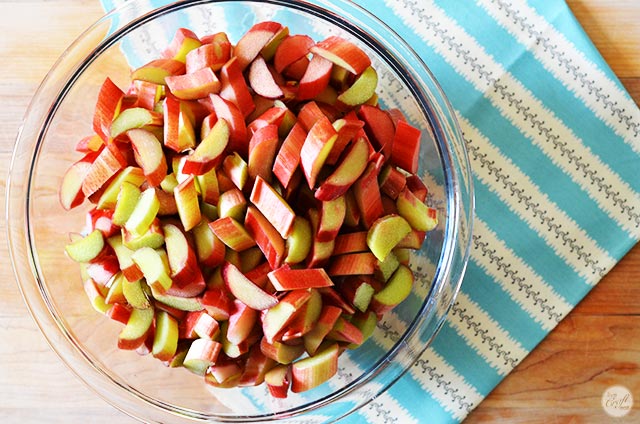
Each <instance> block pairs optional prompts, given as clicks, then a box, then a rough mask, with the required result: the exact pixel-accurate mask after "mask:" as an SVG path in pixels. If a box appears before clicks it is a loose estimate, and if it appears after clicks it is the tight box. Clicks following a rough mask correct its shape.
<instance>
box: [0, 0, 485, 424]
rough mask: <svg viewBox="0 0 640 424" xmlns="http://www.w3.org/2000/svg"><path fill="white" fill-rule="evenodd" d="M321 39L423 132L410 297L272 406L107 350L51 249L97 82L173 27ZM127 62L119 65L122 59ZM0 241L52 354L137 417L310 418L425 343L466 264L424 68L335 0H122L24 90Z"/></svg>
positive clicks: (460, 205) (252, 393)
mask: <svg viewBox="0 0 640 424" xmlns="http://www.w3.org/2000/svg"><path fill="white" fill-rule="evenodd" d="M266 19H270V20H276V21H279V22H281V23H282V24H284V25H287V26H289V28H290V32H291V33H292V34H296V33H297V34H309V35H311V36H312V37H313V38H314V39H316V40H321V39H323V38H324V37H326V36H327V35H329V34H341V35H343V36H344V37H346V38H348V39H350V40H352V41H354V42H356V43H357V44H358V45H360V46H361V47H362V48H363V49H364V50H366V51H367V52H368V53H369V55H370V56H371V57H372V59H373V62H374V65H375V66H376V68H377V70H378V73H379V75H380V83H379V97H380V101H381V103H382V104H383V105H384V106H386V107H399V108H400V109H402V110H403V111H404V113H405V114H406V115H407V116H408V118H409V119H410V121H411V122H412V124H413V125H415V126H417V127H419V128H421V129H422V131H423V140H422V143H423V144H422V148H421V158H420V170H419V175H420V176H421V177H422V178H423V180H424V182H425V183H426V185H427V186H428V187H429V197H428V202H429V204H430V205H431V206H434V207H437V209H438V211H439V216H440V222H439V225H438V227H437V228H436V229H435V230H434V231H432V232H430V233H429V234H428V237H427V240H426V242H425V243H424V247H423V248H422V250H420V251H418V252H416V253H415V254H414V255H413V256H412V258H411V267H412V269H413V270H414V271H415V273H416V275H417V279H416V283H415V285H414V288H413V291H412V293H411V295H410V296H409V298H408V299H407V300H405V301H404V302H403V303H402V304H401V305H399V306H398V307H397V308H396V309H394V311H393V313H391V314H388V315H386V316H385V318H384V319H383V320H382V321H381V322H380V323H379V325H378V328H377V329H376V332H375V333H374V335H373V337H372V338H371V339H370V340H369V341H367V342H366V343H365V344H364V345H363V346H362V347H360V348H358V349H356V350H353V351H348V352H347V353H345V354H344V355H342V356H341V357H340V362H339V363H340V369H339V372H338V374H337V375H336V376H335V377H334V378H332V379H331V380H330V381H329V382H328V383H325V384H323V385H322V386H320V387H317V388H315V389H313V390H311V391H309V392H306V393H303V394H297V395H293V394H292V395H290V396H289V398H287V399H284V400H274V399H272V398H271V397H269V396H268V395H267V394H266V389H265V387H264V386H261V387H257V388H239V389H219V390H214V389H212V388H211V387H209V386H207V385H206V384H204V383H203V381H202V379H201V378H199V377H197V376H195V375H193V374H191V373H189V372H188V371H186V370H183V369H170V368H166V367H164V366H163V365H162V364H161V363H160V362H159V361H157V360H155V359H154V358H151V357H140V356H138V355H137V354H136V353H134V352H131V351H121V350H118V348H117V346H116V340H117V334H118V332H119V330H120V328H121V324H118V323H116V322H114V321H111V320H110V319H108V318H106V317H104V316H102V315H100V314H98V313H97V312H95V311H94V310H93V309H92V307H91V305H90V304H89V302H88V301H87V298H86V296H85V294H84V292H83V288H82V284H81V280H80V276H79V272H78V267H77V265H76V264H74V263H72V262H71V261H70V260H69V259H68V258H67V257H66V256H65V254H64V246H65V244H66V243H67V242H68V240H69V238H68V233H69V232H74V231H78V230H79V229H80V228H81V227H82V223H83V222H84V215H85V213H86V210H87V208H88V206H83V207H79V208H76V209H74V210H72V211H71V212H67V211H64V210H63V209H62V208H61V207H60V205H59V202H58V194H57V193H58V187H59V185H60V181H61V178H62V175H63V173H64V171H65V170H66V169H67V167H68V166H69V165H70V164H71V163H72V162H73V161H75V160H77V159H78V157H79V156H78V153H77V152H74V146H75V143H76V142H77V141H78V140H79V139H80V138H82V137H84V136H86V135H89V134H91V133H92V128H91V122H92V115H93V110H94V107H95V101H96V96H97V92H98V89H99V87H100V85H101V84H102V82H103V81H104V79H105V78H106V77H107V76H109V77H110V78H111V79H112V80H113V81H114V82H115V83H116V84H118V85H119V86H121V87H126V86H127V85H128V83H129V75H130V73H129V72H130V71H129V69H130V67H136V66H138V65H141V64H143V63H146V62H148V61H149V60H151V59H153V58H155V57H157V56H158V54H159V52H160V51H162V49H163V48H164V46H166V44H167V43H168V41H169V39H170V38H171V36H172V35H173V33H174V32H175V30H176V29H177V28H179V27H183V26H185V27H189V28H190V29H192V30H193V31H195V32H196V33H197V34H206V33H213V32H217V31H226V32H227V33H228V35H229V37H230V39H231V41H232V42H235V41H237V40H238V38H239V36H240V35H241V34H243V33H244V32H245V31H246V30H247V29H248V28H249V27H250V26H251V25H253V24H254V23H256V22H258V21H261V20H266ZM127 62H128V63H127ZM6 207H7V222H8V224H9V225H8V227H9V230H8V240H9V244H10V252H11V259H12V263H13V267H14V270H15V274H16V277H17V280H18V283H19V286H20V289H21V291H22V294H23V296H24V299H25V302H26V303H27V305H28V307H29V309H30V311H31V314H32V315H33V317H34V319H35V321H36V323H37V324H38V326H39V327H40V329H41V330H42V333H43V334H44V336H45V337H46V339H47V340H48V342H49V344H50V345H51V347H52V348H53V350H55V351H56V353H57V354H58V355H59V356H60V357H61V358H62V360H63V361H64V362H65V363H66V364H67V365H68V366H69V367H70V368H71V369H72V370H73V371H74V372H75V373H76V374H77V375H78V377H80V379H82V380H83V381H84V382H86V383H87V384H88V385H89V386H90V387H91V388H92V389H93V390H94V391H95V392H97V393H98V394H99V395H100V396H101V397H103V398H104V399H106V400H107V401H108V402H110V403H111V404H113V405H114V406H115V407H117V408H119V409H120V410H122V411H124V412H125V413H127V414H129V415H131V416H133V417H136V418H138V419H141V420H143V421H146V422H163V423H167V422H194V421H196V422H199V421H201V422H205V421H209V422H211V421H226V422H238V421H242V422H258V421H271V420H276V419H284V420H295V419H299V418H304V420H305V422H307V420H309V422H314V421H318V422H322V421H327V420H332V419H337V418H339V417H342V416H344V415H346V414H348V413H350V412H352V411H353V410H355V409H357V408H359V407H361V406H362V405H364V404H366V402H368V401H369V400H371V399H372V398H374V397H375V396H377V395H379V394H380V393H382V392H384V391H385V390H386V389H387V388H388V387H389V386H390V385H391V384H393V382H394V381H396V380H397V379H398V378H399V377H401V376H402V374H403V373H404V372H405V371H406V370H407V369H408V368H409V367H410V366H411V364H412V363H413V362H414V361H415V360H416V358H417V357H418V355H419V354H420V353H421V352H422V351H424V349H426V347H427V346H428V345H429V343H430V342H431V340H432V339H433V338H434V336H435V335H436V333H437V331H438V329H439V328H440V326H441V325H442V323H443V321H444V319H445V316H446V314H447V311H448V310H449V308H450V306H451V304H452V302H453V301H454V298H455V295H456V293H457V291H458V289H459V286H460V283H461V279H462V275H463V273H464V270H465V266H466V263H467V258H468V251H469V244H470V237H471V222H472V213H473V189H472V181H471V175H470V170H469V165H468V160H467V156H466V152H465V146H464V142H463V139H462V137H461V133H460V130H459V128H458V126H457V123H456V119H455V116H454V113H453V111H452V109H451V107H450V105H449V103H448V102H447V100H446V98H445V96H444V95H443V93H442V91H441V89H440V87H439V86H438V84H437V83H436V81H435V80H434V78H433V76H432V75H431V73H430V72H429V70H428V68H427V66H426V65H425V64H424V63H423V62H422V61H421V60H420V59H419V58H418V56H417V55H416V54H415V52H414V51H413V50H412V49H411V48H410V47H409V46H408V45H407V44H406V43H405V42H404V41H403V40H401V39H400V38H399V37H398V36H397V35H396V34H395V33H394V32H393V31H392V30H391V29H389V28H388V27H387V26H385V25H384V24H383V23H382V22H381V21H379V20H378V19H377V18H375V17H373V16H372V15H371V14H369V13H368V12H367V11H365V10H363V9H362V8H360V7H358V6H356V5H355V4H353V3H351V2H348V1H342V0H340V1H338V0H332V1H328V0H327V1H324V0H317V1H315V2H313V3H309V2H305V1H290V0H266V1H265V0H262V1H190V2H189V1H184V2H176V3H172V4H170V5H167V6H164V7H161V8H159V9H155V10H151V9H150V6H148V2H144V1H142V2H136V1H131V2H129V3H127V4H126V5H125V6H124V7H122V8H120V9H118V10H115V11H113V12H111V13H109V14H107V15H106V16H105V17H103V18H102V19H101V20H99V21H98V22H97V23H95V24H94V25H93V26H91V27H90V28H89V29H88V30H87V31H86V32H85V33H84V34H83V35H82V36H81V37H79V38H78V39H77V40H76V41H75V42H74V43H73V44H72V45H71V46H70V47H69V48H68V50H67V51H66V52H65V53H64V54H63V55H62V57H61V58H60V59H59V61H58V62H57V63H56V65H55V66H54V67H53V68H52V69H51V71H50V72H49V74H48V75H47V77H46V78H45V80H44V81H43V83H42V85H41V86H40V88H39V89H38V91H37V93H36V94H35V96H34V98H33V100H32V102H31V105H30V107H29V109H28V111H27V113H26V116H25V119H24V123H23V126H22V128H21V130H20V133H19V135H18V138H17V142H16V146H15V151H14V156H13V160H12V164H11V171H10V175H9V181H8V188H7V205H6Z"/></svg>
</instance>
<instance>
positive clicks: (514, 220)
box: [101, 0, 640, 424]
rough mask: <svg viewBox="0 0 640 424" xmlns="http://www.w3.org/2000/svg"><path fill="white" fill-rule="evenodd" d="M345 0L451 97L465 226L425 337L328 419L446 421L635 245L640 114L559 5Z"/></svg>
mask: <svg viewBox="0 0 640 424" xmlns="http://www.w3.org/2000/svg"><path fill="white" fill-rule="evenodd" d="M101 1H102V4H103V6H104V8H105V9H107V10H108V9H111V8H112V7H113V6H116V5H118V4H120V3H123V2H124V1H126V0H101ZM355 2H356V3H359V4H360V5H362V6H364V7H366V8H367V9H368V10H369V11H370V12H371V13H373V14H374V15H376V16H378V17H380V18H381V19H383V20H384V21H385V22H386V23H387V24H388V25H389V26H390V27H392V28H393V29H394V30H395V31H396V32H397V33H398V34H400V36H402V37H403V38H404V39H405V40H406V41H407V42H408V44H409V45H411V46H412V47H413V48H414V49H415V50H416V52H417V53H418V54H419V55H420V56H421V57H422V59H423V60H424V62H425V63H427V64H428V66H429V67H430V69H431V70H432V71H433V73H434V75H435V76H436V78H437V80H438V81H439V82H440V84H441V85H442V88H443V90H444V92H445V93H446V95H447V96H448V98H449V100H450V101H451V103H452V105H453V107H454V109H455V111H456V113H457V115H458V118H459V121H460V124H461V128H462V131H463V133H464V137H465V140H466V142H467V147H468V151H469V156H470V160H471V166H472V169H473V173H474V183H475V189H476V220H475V222H474V235H473V244H472V253H471V260H470V263H469V266H468V270H467V274H466V277H465V280H464V283H463V285H462V290H461V292H460V294H459V296H458V298H457V301H456V303H455V305H454V307H453V309H452V311H451V313H450V316H449V318H448V320H447V322H446V324H445V325H444V327H443V328H442V331H441V332H440V334H439V335H438V337H437V339H436V340H435V342H434V343H433V344H432V345H431V347H429V348H428V349H427V351H426V352H425V353H424V354H423V355H422V357H421V358H420V359H419V360H418V361H417V362H416V363H415V365H414V366H413V367H412V368H411V369H410V371H409V372H408V373H407V374H406V375H405V376H404V377H403V378H401V379H400V380H399V381H398V382H397V383H395V384H394V386H392V387H391V389H390V390H388V391H387V392H386V393H385V394H384V395H382V396H380V397H379V398H377V399H375V400H374V401H373V402H371V403H370V404H368V405H367V406H365V407H364V408H362V409H361V410H360V411H358V412H357V413H356V414H354V415H352V416H350V417H349V418H347V419H345V420H343V422H345V423H357V422H362V421H363V420H366V421H368V422H378V423H380V422H384V423H388V422H396V423H402V424H406V423H422V422H426V421H428V422H433V423H449V422H459V421H462V420H463V419H464V418H465V417H466V415H467V414H468V413H469V412H470V411H471V410H472V409H473V408H474V407H475V406H477V405H478V404H479V403H480V402H481V401H482V399H483V398H484V397H485V396H487V395H488V394H489V392H490V391H491V390H492V389H493V388H494V387H495V386H496V385H497V384H498V383H499V382H500V381H501V380H502V379H503V378H504V377H505V376H506V375H507V374H508V373H509V372H510V371H511V370H512V369H513V368H514V367H515V366H516V365H517V364H518V363H519V362H520V361H521V360H522V359H523V358H524V357H525V356H526V355H527V354H528V352H530V351H531V350H532V349H533V348H534V347H535V346H536V345H537V344H538V343H539V342H540V341H541V340H542V339H543V338H544V337H545V336H546V335H547V333H549V331H551V330H552V329H553V328H554V327H555V326H556V324H557V323H558V322H559V321H560V320H561V319H562V318H563V317H564V316H565V315H567V314H568V313H569V312H570V311H571V309H572V308H573V307H574V306H575V305H576V304H577V303H578V302H579V301H580V300H581V299H582V298H583V297H584V296H585V295H586V294H587V293H588V292H589V290H591V289H592V288H593V287H594V286H595V284H597V283H598V281H599V280H600V279H601V278H602V277H603V276H604V275H605V274H606V273H607V272H608V271H609V270H610V269H611V268H612V267H613V266H614V264H615V263H616V262H617V261H618V260H619V259H620V258H621V257H622V256H623V255H624V254H625V253H626V252H627V251H628V250H629V249H630V248H631V247H632V246H633V245H634V244H635V243H636V242H637V241H638V239H639V238H640V178H639V176H640V172H639V171H640V110H639V109H638V107H637V106H636V105H635V103H634V102H633V100H632V99H631V98H630V97H629V96H628V94H627V93H626V92H625V90H624V88H623V87H622V85H621V84H620V82H619V81H618V80H617V79H616V77H615V75H614V74H613V73H612V71H611V70H610V69H609V67H608V66H607V64H606V63H605V62H604V60H603V59H602V57H601V56H600V55H599V53H598V52H597V50H596V49H595V48H594V46H593V45H592V44H591V42H590V40H589V39H588V37H587V36H586V35H585V34H584V32H583V31H582V29H581V28H580V26H579V24H578V23H577V22H576V20H575V18H574V16H573V15H572V13H571V11H570V10H569V8H568V7H567V5H566V4H565V3H564V2H563V1H561V0H553V1H549V0H529V1H525V0H477V1H471V0H437V1H433V0H378V1H367V0H356V1H355ZM153 3H158V4H163V3H166V1H161V0H158V1H153Z"/></svg>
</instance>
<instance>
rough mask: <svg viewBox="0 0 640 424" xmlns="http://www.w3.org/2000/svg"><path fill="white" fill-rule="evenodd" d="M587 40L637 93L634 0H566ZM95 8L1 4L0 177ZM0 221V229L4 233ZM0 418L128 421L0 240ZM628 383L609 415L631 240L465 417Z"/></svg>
mask: <svg viewBox="0 0 640 424" xmlns="http://www.w3.org/2000/svg"><path fill="white" fill-rule="evenodd" d="M569 5H570V6H571V8H572V9H573V11H574V12H575V14H576V16H577V18H578V20H579V21H580V22H581V23H582V24H583V26H584V28H585V29H586V31H587V32H588V34H589V35H590V36H591V38H592V39H593V41H594V43H595V45H596V46H597V47H598V48H599V49H600V51H601V52H602V54H603V56H604V57H605V59H606V60H607V61H608V63H609V64H610V65H611V67H612V68H613V70H614V72H615V73H616V74H617V75H618V76H619V77H620V78H621V80H622V82H623V84H624V85H625V86H626V87H627V89H628V90H629V91H630V92H631V95H632V96H633V97H634V99H635V100H636V102H640V24H639V23H638V22H640V2H637V1H636V0H571V1H569ZM100 15H101V10H100V7H99V4H98V1H97V0H81V1H79V0H57V1H46V0H26V1H18V0H13V1H3V2H1V3H0V29H1V30H2V33H3V34H2V37H0V57H1V58H2V66H0V105H1V106H0V175H1V176H2V180H1V181H0V186H1V187H2V195H3V200H2V202H3V204H4V187H5V185H6V175H7V171H8V164H9V159H10V156H11V150H12V148H13V142H14V139H15V135H16V132H17V130H18V126H19V125H20V121H21V119H22V115H23V113H24V110H25V108H26V106H27V104H28V102H29V100H30V98H31V96H32V95H33V93H34V91H35V89H36V88H37V85H38V83H39V82H40V80H41V79H42V78H43V77H44V75H45V73H46V71H47V70H48V69H49V67H50V66H51V65H52V64H53V62H54V61H55V60H56V59H57V57H58V56H59V54H60V53H61V52H62V51H63V49H64V48H65V47H66V46H67V45H68V44H69V43H70V42H71V41H73V39H75V38H76V37H77V36H78V35H79V34H80V32H81V31H82V30H83V29H84V28H85V27H86V26H88V25H89V24H90V23H91V22H93V21H95V20H96V19H97V18H98V17H99V16H100ZM5 227H6V223H5V222H4V220H2V221H0V231H3V233H4V232H5V231H6V228H5ZM0 261H2V262H1V264H0V281H2V282H3V286H2V289H1V290H2V291H1V292H0V293H1V295H0V420H2V421H3V422H23V423H33V422H48V423H49V422H60V423H76V422H88V423H113V422H117V423H125V422H132V420H131V419H130V418H128V417H126V416H124V415H123V414H122V413H120V412H119V411H117V410H116V409H115V408H113V407H111V406H109V405H108V404H107V403H106V402H104V401H103V400H101V399H100V398H98V397H97V396H96V395H95V394H94V393H93V392H91V391H90V390H89V389H87V388H86V387H85V386H84V385H83V384H82V383H81V382H80V381H79V380H78V379H77V378H75V376H74V375H73V374H72V373H71V372H70V371H69V370H68V369H67V368H66V367H65V366H64V365H63V364H62V363H61V361H60V360H59V359H58V358H57V357H56V355H55V354H54V353H53V352H52V351H51V349H50V348H49V347H48V346H47V344H46V342H45V340H44V338H43V337H42V336H41V335H40V333H39V331H38V329H37V327H36V325H35V324H34V322H33V320H32V319H31V317H30V316H29V314H28V312H27V310H26V307H25V306H24V303H23V301H22V298H21V297H20V294H19V291H18V288H17V286H16V284H15V283H14V277H13V273H12V271H11V268H10V265H9V263H8V254H7V246H6V244H5V243H1V244H0ZM614 384H621V385H624V386H626V387H628V388H629V389H631V391H632V393H633V395H634V396H635V405H634V408H633V411H632V413H631V414H630V415H628V416H627V417H625V418H623V419H619V420H616V421H615V422H640V246H636V247H635V248H634V249H633V250H632V251H631V252H630V253H629V254H627V256H626V257H625V258H624V259H623V260H622V261H621V262H620V263H619V264H618V265H617V266H616V267H615V268H614V269H613V271H612V272H611V273H610V274H609V275H607V276H606V277H605V278H604V280H603V281H602V282H601V283H600V284H598V286H597V287H596V288H595V289H594V290H593V291H592V292H591V293H590V294H589V295H588V296H587V297H586V299H585V300H584V301H583V302H582V303H581V304H580V305H579V306H578V307H577V308H576V309H575V310H574V311H573V312H572V313H571V314H570V315H569V316H568V317H567V318H566V319H565V320H564V321H563V322H562V323H561V324H560V325H559V326H558V327H557V328H556V329H555V330H554V331H553V332H552V333H551V334H550V335H549V336H548V337H547V338H546V339H545V340H544V341H543V342H542V343H541V344H540V345H539V346H538V347H537V348H536V349H535V350H534V351H533V352H532V353H531V354H530V355H529V356H528V357H527V358H526V359H525V360H524V361H523V362H522V363H521V364H520V366H518V367H517V369H516V370H514V371H513V372H512V373H511V374H510V375H509V376H508V377H507V378H506V379H505V380H504V381H503V382H502V383H501V384H500V385H499V386H498V387H497V388H496V389H495V390H494V392H493V393H492V394H491V395H490V396H489V397H488V398H487V399H486V400H485V401H484V402H483V403H482V404H481V405H480V407H478V408H477V409H476V410H475V411H474V412H473V413H472V414H471V415H470V417H469V418H468V420H467V421H468V422H469V423H478V422H490V421H491V422H493V421H499V420H503V421H508V422H511V423H513V422H523V423H524V422H527V423H530V422H545V423H546V422H580V423H582V422H614V421H612V419H610V418H609V417H608V416H607V415H605V414H604V412H603V410H602V407H601V406H600V399H601V396H602V394H603V392H604V391H605V389H606V388H607V387H609V386H611V385H614Z"/></svg>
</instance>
